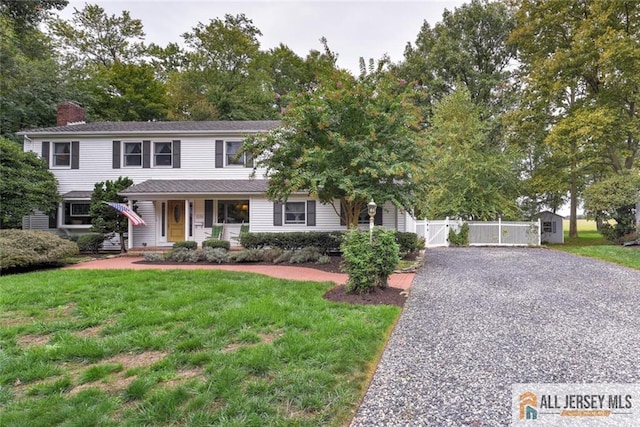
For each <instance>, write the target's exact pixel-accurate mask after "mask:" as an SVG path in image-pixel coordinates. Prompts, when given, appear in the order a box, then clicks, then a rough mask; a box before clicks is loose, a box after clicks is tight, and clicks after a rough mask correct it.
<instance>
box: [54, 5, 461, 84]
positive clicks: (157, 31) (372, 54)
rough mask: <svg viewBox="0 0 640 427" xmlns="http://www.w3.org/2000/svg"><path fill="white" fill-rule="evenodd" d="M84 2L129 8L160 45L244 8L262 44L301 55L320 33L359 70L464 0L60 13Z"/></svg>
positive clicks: (397, 57) (345, 64) (397, 54)
mask: <svg viewBox="0 0 640 427" xmlns="http://www.w3.org/2000/svg"><path fill="white" fill-rule="evenodd" d="M86 3H90V4H98V5H100V6H101V7H102V8H103V9H104V10H105V12H106V13H107V14H108V15H113V14H115V15H118V16H119V15H120V14H121V13H122V11H123V10H128V11H129V12H130V14H131V17H132V18H135V19H140V20H141V21H142V24H143V26H144V31H145V33H146V41H147V43H151V42H154V43H156V44H159V45H161V46H165V45H166V44H167V43H169V42H176V43H181V42H182V40H183V39H182V37H180V36H181V34H183V33H185V32H188V31H191V30H192V28H193V27H195V26H196V25H197V24H198V23H199V22H202V23H203V24H207V23H208V22H209V21H210V20H211V19H215V18H221V19H223V18H224V15H225V14H228V13H229V14H233V15H236V14H239V13H244V14H245V15H246V16H247V17H248V18H249V19H251V20H253V23H254V25H255V26H256V27H258V28H259V29H260V31H261V32H262V34H263V35H262V37H261V38H260V39H259V41H260V46H261V48H262V50H268V49H270V48H272V47H276V46H278V45H279V44H280V43H284V44H285V45H287V46H288V47H289V48H290V49H292V50H293V51H294V52H296V53H297V54H298V55H300V56H301V57H305V56H306V55H307V53H308V52H309V51H310V50H312V49H315V50H322V44H321V43H320V38H321V37H323V36H324V37H326V38H327V41H328V44H329V47H330V48H331V50H332V51H334V52H336V53H337V54H338V66H340V67H341V68H346V69H348V70H351V71H352V72H353V73H354V74H356V75H357V74H359V58H360V57H363V58H365V60H366V61H367V63H368V60H369V58H373V59H375V60H378V59H380V58H382V56H383V55H384V54H388V55H389V56H390V57H391V60H392V61H393V62H399V61H401V60H402V59H403V53H404V49H405V46H406V45H407V42H412V43H413V42H415V39H416V36H417V35H418V32H419V31H420V28H421V27H422V24H423V22H424V21H425V20H426V21H427V22H428V23H429V24H430V25H431V26H433V25H434V24H435V23H436V22H439V21H440V20H441V19H442V13H443V12H444V10H445V9H448V10H450V11H453V10H454V9H455V8H456V7H459V6H461V5H462V4H464V3H465V2H464V1H454V0H447V1H444V0H421V1H403V0H386V1H380V0H378V1H353V0H337V1H310V0H298V1H280V0H258V1H256V0H253V1H229V0H186V1H178V0H172V1H171V0H129V1H120V0H94V1H89V2H87V1H74V0H71V1H69V6H67V8H65V9H64V10H63V11H62V12H61V13H60V16H61V17H63V18H64V19H69V18H71V16H72V13H73V8H74V7H75V8H77V9H79V10H80V9H82V8H83V7H84V5H85V4H86Z"/></svg>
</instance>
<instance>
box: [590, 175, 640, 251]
mask: <svg viewBox="0 0 640 427" xmlns="http://www.w3.org/2000/svg"><path fill="white" fill-rule="evenodd" d="M639 201H640V177H639V176H637V175H634V174H633V173H621V174H616V175H612V176H611V177H609V178H605V179H603V180H602V181H598V182H596V183H594V184H591V185H590V186H589V187H587V189H586V190H585V191H584V208H585V210H586V211H587V214H588V215H589V216H591V217H594V218H595V219H597V220H601V221H603V225H602V227H601V228H600V232H601V233H602V234H603V235H604V236H605V237H606V238H607V239H608V240H610V241H612V242H615V243H620V242H621V241H622V240H623V239H624V237H625V236H627V235H630V234H632V233H633V232H634V231H636V232H637V231H639V230H636V223H635V222H636V209H637V208H638V202H639ZM611 219H613V220H614V221H615V224H613V225H611V224H609V222H608V221H609V220H611Z"/></svg>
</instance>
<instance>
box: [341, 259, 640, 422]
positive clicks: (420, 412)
mask: <svg viewBox="0 0 640 427" xmlns="http://www.w3.org/2000/svg"><path fill="white" fill-rule="evenodd" d="M638 382H640V271H638V270H633V269H630V268H626V267H620V266H616V265H614V264H610V263H606V262H602V261H598V260H592V259H589V258H584V257H580V256H576V255H571V254H567V253H563V252H559V251H554V250H550V249H544V248H439V249H430V250H428V251H427V262H426V264H425V266H424V267H423V268H422V270H421V271H420V272H419V273H418V275H417V276H416V278H415V280H414V281H413V285H412V287H411V295H410V297H409V299H408V301H407V304H406V305H405V310H404V312H403V314H402V316H401V318H400V320H399V322H398V324H397V325H396V328H395V330H394V332H393V334H392V336H391V339H390V340H389V343H388V344H387V347H386V349H385V351H384V353H383V355H382V358H381V361H380V364H379V365H378V368H377V370H376V372H375V375H374V377H373V380H372V383H371V384H370V386H369V390H368V391H367V394H366V396H365V398H364V401H363V403H362V405H361V407H360V409H359V410H358V412H357V414H356V416H355V418H354V420H353V422H352V424H351V425H352V426H353V427H359V426H367V427H371V426H439V427H440V426H505V425H509V424H510V422H511V385H512V384H514V383H638Z"/></svg>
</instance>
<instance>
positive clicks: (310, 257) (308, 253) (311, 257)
mask: <svg viewBox="0 0 640 427" xmlns="http://www.w3.org/2000/svg"><path fill="white" fill-rule="evenodd" d="M321 255H322V254H321V253H320V250H319V249H318V248H314V247H313V246H309V247H306V248H302V249H300V250H298V251H295V252H294V253H293V255H291V258H290V259H289V262H290V263H291V264H302V263H305V262H316V261H318V260H319V259H320V256H321Z"/></svg>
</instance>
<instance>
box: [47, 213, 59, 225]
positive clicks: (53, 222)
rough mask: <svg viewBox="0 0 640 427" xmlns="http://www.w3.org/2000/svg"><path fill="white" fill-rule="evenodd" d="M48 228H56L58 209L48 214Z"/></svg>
mask: <svg viewBox="0 0 640 427" xmlns="http://www.w3.org/2000/svg"><path fill="white" fill-rule="evenodd" d="M49 228H58V209H57V208H56V210H55V211H54V212H52V213H50V214H49Z"/></svg>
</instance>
